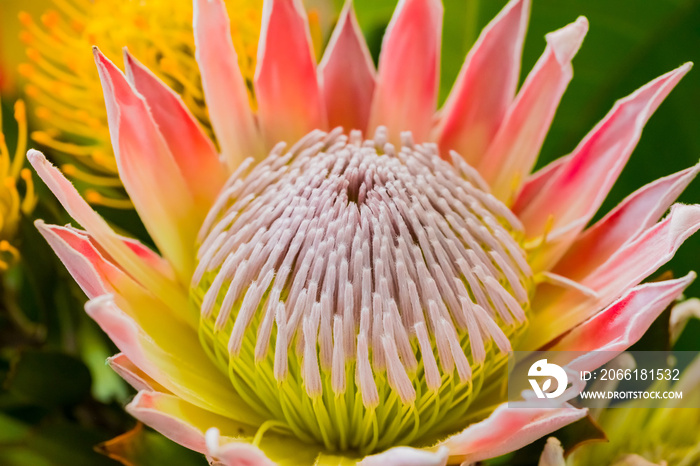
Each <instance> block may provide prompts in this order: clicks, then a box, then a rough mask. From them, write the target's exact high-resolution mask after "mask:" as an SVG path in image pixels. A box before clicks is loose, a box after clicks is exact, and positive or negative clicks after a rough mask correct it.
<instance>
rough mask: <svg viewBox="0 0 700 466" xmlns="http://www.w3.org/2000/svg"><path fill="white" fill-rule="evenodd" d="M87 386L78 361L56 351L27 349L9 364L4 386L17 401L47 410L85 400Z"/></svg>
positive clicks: (85, 373)
mask: <svg viewBox="0 0 700 466" xmlns="http://www.w3.org/2000/svg"><path fill="white" fill-rule="evenodd" d="M91 383H92V381H91V377H90V372H89V371H88V370H87V368H86V367H85V365H84V364H83V363H82V361H80V360H79V359H77V358H75V357H73V356H69V355H67V354H63V353H59V352H53V351H37V350H28V351H24V352H23V353H21V354H20V356H19V358H18V359H17V360H16V361H15V362H14V364H13V365H12V368H11V370H10V372H9V374H8V375H7V379H6V380H5V383H4V387H5V388H6V389H7V391H8V392H10V393H11V394H13V395H15V396H16V397H17V398H19V399H21V400H25V401H26V402H28V403H31V404H35V405H38V406H43V407H47V408H51V407H56V406H68V405H74V404H77V403H79V402H81V401H83V400H85V399H86V398H87V397H88V396H89V394H90V385H91Z"/></svg>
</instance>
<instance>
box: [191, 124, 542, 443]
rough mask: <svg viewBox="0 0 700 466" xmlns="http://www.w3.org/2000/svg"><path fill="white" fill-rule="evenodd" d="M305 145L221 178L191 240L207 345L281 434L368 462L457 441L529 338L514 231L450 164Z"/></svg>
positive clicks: (345, 145)
mask: <svg viewBox="0 0 700 466" xmlns="http://www.w3.org/2000/svg"><path fill="white" fill-rule="evenodd" d="M410 139H411V138H410V134H405V135H404V137H403V143H402V146H401V148H400V149H398V150H397V149H395V148H394V147H393V146H392V145H391V144H388V143H386V136H385V132H384V130H383V129H380V130H378V131H377V133H376V134H375V138H374V140H365V141H363V140H362V136H361V135H360V133H359V132H353V133H352V134H351V135H350V136H349V137H348V136H346V135H343V134H342V133H341V132H340V131H333V132H331V133H328V134H326V133H323V132H313V133H310V134H309V135H307V136H306V137H305V138H303V139H302V140H301V141H300V142H298V143H297V144H296V145H295V146H294V147H292V148H291V149H290V150H288V151H286V152H285V151H284V146H283V145H279V146H277V147H276V148H275V150H273V151H272V153H271V154H270V155H269V156H268V157H267V158H266V159H265V160H264V161H263V162H262V163H260V164H258V165H256V166H254V167H253V166H252V164H250V163H248V164H244V166H243V167H241V168H240V169H239V170H238V172H237V173H235V174H234V175H232V177H231V178H230V180H229V181H228V183H227V185H226V187H225V188H224V190H223V191H222V193H221V195H220V197H219V199H218V201H217V202H216V204H215V206H214V207H213V208H212V210H211V212H210V213H209V215H208V217H207V219H206V220H205V223H204V226H203V227H202V231H201V232H200V241H201V246H200V249H199V252H198V267H197V270H196V271H195V274H194V277H193V281H192V288H191V296H192V299H193V300H194V302H195V303H196V305H197V306H198V307H199V308H200V309H201V321H200V327H199V333H200V340H201V342H202V344H203V346H204V348H205V349H206V351H207V352H208V354H209V355H210V357H211V358H212V360H213V361H215V362H216V363H217V365H219V366H220V367H221V369H222V370H223V371H225V372H226V373H227V374H228V375H229V378H230V380H231V383H232V385H233V388H234V389H235V390H236V391H237V392H238V393H239V394H240V396H241V397H242V398H243V399H244V400H245V401H246V402H247V403H249V404H250V405H251V406H252V407H253V408H255V409H256V410H257V411H259V412H260V413H261V414H262V415H264V416H266V417H267V418H268V419H270V420H271V424H270V425H271V426H272V427H273V428H275V429H278V430H281V431H286V432H290V433H292V434H293V435H295V436H297V437H298V438H300V439H302V440H305V441H308V442H316V443H319V444H322V445H323V446H324V447H325V448H326V449H328V450H331V451H335V450H344V451H346V450H356V451H357V452H358V453H362V454H365V453H370V452H373V451H378V450H382V449H385V448H387V447H390V446H393V445H406V444H420V443H421V442H428V441H430V440H433V439H434V438H435V437H436V436H439V435H441V434H444V433H446V432H450V431H453V430H455V429H458V428H460V427H462V426H463V425H464V424H465V422H466V419H467V410H468V408H469V406H470V404H471V402H472V401H473V400H474V398H475V397H476V396H477V395H478V394H479V393H480V392H481V391H482V385H483V383H484V381H485V380H487V379H489V377H492V376H494V374H495V373H496V371H497V370H499V369H502V368H503V366H504V362H505V360H506V356H505V352H507V351H508V350H509V349H510V343H511V341H512V340H513V339H514V338H516V337H517V336H518V335H519V334H520V333H522V331H523V330H524V326H525V325H526V311H527V310H528V309H529V296H528V291H529V290H531V288H532V272H531V271H530V268H529V266H528V264H527V262H526V260H525V254H524V252H523V251H522V249H521V247H520V245H519V243H518V241H517V240H516V238H517V237H519V235H520V232H521V225H520V223H519V221H518V220H517V218H516V217H515V216H514V215H513V214H512V213H511V212H510V210H508V208H507V207H506V206H505V205H503V204H502V203H501V202H499V201H498V200H496V199H495V198H494V197H493V196H491V195H490V194H488V193H487V192H486V191H485V189H484V185H483V181H481V179H480V178H479V177H478V175H477V174H476V173H475V172H474V170H473V169H472V168H471V167H469V166H468V165H466V164H465V163H464V162H463V161H461V159H459V158H458V157H457V156H456V157H454V160H453V163H452V164H450V163H448V162H446V161H444V160H442V159H440V157H439V156H438V155H437V148H436V147H435V146H434V145H430V144H426V145H415V144H413V142H412V141H411V140H410Z"/></svg>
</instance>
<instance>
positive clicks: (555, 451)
mask: <svg viewBox="0 0 700 466" xmlns="http://www.w3.org/2000/svg"><path fill="white" fill-rule="evenodd" d="M537 466H566V460H565V459H564V449H563V448H562V446H561V442H560V441H559V440H557V439H556V438H554V437H549V438H548V439H547V443H546V444H545V446H544V450H543V451H542V455H540V462H539V463H537Z"/></svg>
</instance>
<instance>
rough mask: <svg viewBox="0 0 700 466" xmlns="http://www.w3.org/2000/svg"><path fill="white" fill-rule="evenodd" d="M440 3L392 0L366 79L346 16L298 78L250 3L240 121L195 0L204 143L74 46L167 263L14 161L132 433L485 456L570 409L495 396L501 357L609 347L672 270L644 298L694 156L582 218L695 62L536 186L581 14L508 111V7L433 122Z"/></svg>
mask: <svg viewBox="0 0 700 466" xmlns="http://www.w3.org/2000/svg"><path fill="white" fill-rule="evenodd" d="M442 11H443V10H442V5H441V3H440V1H439V0H402V1H400V2H399V5H398V7H397V8H396V11H395V13H394V16H393V19H392V20H391V23H390V25H389V28H388V30H387V32H386V35H385V38H384V43H383V48H382V51H381V56H380V59H379V67H378V70H376V71H375V69H374V67H373V64H372V61H371V60H370V57H369V54H368V53H367V47H366V45H365V43H364V40H363V38H362V36H361V34H360V30H359V28H358V24H357V21H356V19H355V16H354V13H353V9H352V6H351V4H350V3H348V5H347V6H346V8H345V9H344V10H343V12H342V15H341V17H340V20H339V22H338V24H337V27H336V29H335V31H334V33H333V35H332V38H331V40H330V44H329V46H328V47H327V49H326V51H325V54H324V56H323V59H322V61H321V64H320V66H318V67H316V64H315V60H314V55H313V52H312V48H311V46H310V41H309V31H308V26H307V18H306V15H305V13H304V11H303V9H302V7H301V4H300V2H299V1H297V0H267V1H266V2H265V4H264V8H263V20H262V29H261V32H260V45H259V48H258V60H257V69H256V73H255V80H254V93H255V99H256V102H257V111H256V112H255V113H253V111H251V107H250V105H249V100H248V89H247V88H246V84H245V80H244V78H243V76H242V74H241V72H240V70H239V68H238V60H237V58H236V54H235V51H234V47H233V46H232V43H231V36H230V32H229V31H230V30H229V22H228V19H227V16H226V10H225V7H224V4H223V3H222V1H221V0H196V1H195V8H194V13H195V14H194V31H195V43H196V57H197V61H198V64H199V67H200V72H201V75H202V81H203V89H204V94H205V97H206V100H207V104H208V109H209V113H210V118H211V122H212V127H213V129H214V131H215V133H216V137H217V140H218V142H219V145H220V148H221V155H220V154H219V153H218V152H217V150H216V148H215V146H214V145H213V144H212V142H211V141H210V140H209V139H208V138H207V137H206V136H205V134H204V133H203V132H202V130H201V128H200V127H199V125H198V124H197V122H196V119H195V118H194V117H193V116H192V115H191V114H190V112H189V111H188V110H187V108H186V107H185V106H184V105H183V103H182V101H181V100H180V99H179V98H178V97H177V95H176V94H175V93H173V92H172V91H170V90H169V89H168V88H167V87H166V86H165V85H164V84H163V83H161V82H160V81H159V80H158V79H157V78H156V77H155V76H154V75H153V74H151V73H150V72H149V71H148V70H146V69H145V68H144V67H143V66H142V65H141V64H140V63H139V62H138V61H137V60H136V59H135V58H133V57H132V56H131V55H129V53H125V56H124V60H125V67H126V75H124V74H122V72H121V71H120V70H119V69H118V68H117V67H116V66H115V65H114V64H113V63H112V62H110V61H109V60H108V59H107V58H105V56H104V55H102V54H101V53H100V52H99V51H95V59H96V62H97V68H98V70H99V73H100V77H101V80H102V87H103V90H104V95H105V100H106V107H107V113H108V116H109V126H110V132H111V135H112V142H113V146H114V152H115V154H116V158H117V163H118V166H119V174H120V176H121V179H122V181H123V183H124V186H125V188H126V190H127V192H128V193H129V195H130V197H131V200H132V201H133V203H134V206H135V208H136V210H137V211H138V213H139V214H140V216H141V218H142V220H143V222H144V224H145V226H146V228H147V229H148V231H149V233H150V235H151V237H152V238H153V241H154V243H155V244H156V245H157V247H158V250H159V251H160V254H156V253H155V252H153V251H151V250H149V249H148V248H146V247H145V246H143V245H142V244H140V243H138V242H136V241H135V240H133V239H129V238H124V237H122V236H119V235H117V234H116V233H115V232H114V231H113V230H112V229H111V228H110V227H109V226H108V225H107V224H106V223H105V222H104V220H102V219H101V218H100V217H99V216H98V215H97V214H96V213H95V212H93V211H92V210H91V209H90V207H89V206H88V204H87V203H86V202H85V201H83V199H81V197H80V196H79V195H78V193H77V191H76V190H75V189H74V188H73V186H72V185H71V184H70V183H69V182H68V181H67V180H66V179H65V178H64V177H63V175H62V174H61V173H60V172H59V170H57V169H56V168H54V167H53V166H52V165H51V164H49V163H48V162H47V161H46V159H45V158H44V157H43V156H42V155H41V154H40V153H38V152H36V151H30V153H29V159H30V161H31V163H32V165H33V166H34V167H35V169H36V171H37V173H38V174H39V175H40V176H41V178H42V179H43V180H44V181H45V182H46V184H47V185H48V186H49V187H50V188H51V190H52V191H53V192H54V194H55V195H56V196H57V197H58V198H59V200H60V201H61V203H62V204H63V205H64V207H65V208H66V210H67V211H68V212H69V213H70V215H71V216H72V217H73V218H74V219H75V220H76V221H77V222H78V223H79V224H80V225H82V226H83V227H84V228H85V230H84V231H83V230H77V229H75V228H73V227H70V226H66V227H61V226H55V225H46V224H44V223H42V222H41V221H39V222H38V223H37V226H38V228H39V229H40V230H41V232H42V234H43V235H44V236H45V237H46V239H47V240H48V242H49V243H50V244H51V245H52V247H53V248H54V250H55V251H56V253H57V254H58V255H59V257H60V258H61V259H62V260H63V262H64V263H65V264H66V266H67V268H68V269H69V270H70V272H71V273H72V274H73V276H74V277H75V279H76V280H77V281H78V283H79V284H80V285H81V286H82V287H83V289H84V290H85V292H86V293H87V295H88V297H89V298H90V301H89V302H88V303H87V305H86V310H87V313H88V314H89V315H90V316H91V317H92V318H94V319H95V320H96V321H97V322H98V324H99V325H100V326H101V327H102V328H103V329H104V331H105V332H106V333H107V334H108V335H109V336H110V338H111V339H112V340H113V341H114V343H115V344H116V345H117V346H118V347H119V349H120V350H121V353H119V354H118V355H116V356H114V357H113V358H112V359H110V361H109V362H110V364H111V366H112V367H113V368H114V369H115V370H116V371H117V372H118V373H119V374H121V375H122V376H123V377H124V378H125V379H126V380H127V381H129V382H130V383H131V384H132V385H133V386H134V387H136V388H137V389H138V391H139V392H138V394H137V395H136V397H135V398H134V399H133V401H131V402H130V403H129V405H128V406H127V410H128V411H129V412H130V413H132V414H133V415H134V416H135V417H136V418H138V419H140V420H142V421H143V422H144V423H146V424H147V425H149V426H151V427H153V428H154V429H156V430H158V431H160V432H162V433H163V434H164V435H166V436H167V437H169V438H171V439H172V440H174V441H176V442H178V443H180V444H182V445H185V446H186V447H188V448H191V449H193V450H196V451H199V452H202V453H204V454H206V455H207V456H208V457H210V458H211V459H212V461H217V462H221V463H224V464H273V463H281V464H285V463H286V464H339V463H342V464H354V462H355V461H362V462H363V464H395V465H398V464H401V465H406V464H421V465H424V464H446V463H460V462H467V463H469V462H473V461H478V460H480V459H483V458H489V457H493V456H497V455H500V454H504V453H506V452H509V451H512V450H514V449H517V448H519V447H522V446H523V445H526V444H528V443H530V442H532V441H533V440H534V439H536V438H539V437H541V436H542V435H545V434H546V433H548V432H551V431H554V430H556V429H558V428H560V427H562V426H564V425H566V424H568V423H571V422H573V421H575V420H578V419H580V418H582V417H583V416H585V415H586V411H585V410H581V409H575V408H572V407H571V406H569V405H567V404H566V403H564V402H559V404H558V405H555V406H553V407H548V408H521V409H513V408H512V407H511V408H509V407H507V406H506V405H505V404H503V396H502V395H501V394H502V393H503V390H502V389H503V385H504V383H505V376H504V371H503V369H504V365H505V361H506V353H507V351H509V350H511V349H518V350H535V349H538V348H542V347H544V346H547V347H548V348H551V349H554V350H579V351H586V350H606V351H619V350H622V349H624V348H626V347H628V346H629V345H630V344H632V343H633V342H635V341H636V340H637V339H639V337H640V336H641V335H642V334H643V333H644V332H645V330H646V329H647V328H648V326H649V325H650V324H651V322H652V321H653V320H654V319H655V318H656V317H657V316H658V314H659V313H660V312H661V311H662V310H663V309H664V308H665V307H666V306H667V305H668V304H669V303H671V302H673V301H674V299H676V297H678V296H679V295H680V294H681V292H682V291H683V289H684V288H685V287H686V286H687V285H688V284H689V283H690V282H691V281H692V280H693V278H694V276H695V275H694V274H693V273H690V274H689V275H687V276H685V277H683V278H679V279H674V280H667V281H660V282H653V283H649V284H644V285H639V282H640V281H641V280H643V279H644V278H645V277H646V276H648V275H649V274H651V273H652V272H654V271H655V270H656V269H657V268H658V267H660V266H661V265H662V264H664V263H665V262H666V261H667V260H669V259H670V257H671V256H673V254H674V252H675V251H676V249H677V248H678V246H679V245H680V243H681V242H682V241H683V240H685V239H686V238H687V237H688V236H689V235H691V234H692V233H693V232H694V231H696V230H697V229H698V227H700V206H686V205H676V206H673V207H672V208H671V213H670V214H669V215H668V216H667V217H666V218H664V219H663V220H661V221H659V222H658V223H657V221H658V220H659V218H660V217H661V216H662V215H663V213H664V212H665V211H666V210H667V209H668V208H669V206H670V205H671V203H672V202H673V200H674V199H675V198H676V197H677V196H678V194H679V193H680V192H681V191H682V190H683V189H684V187H685V186H686V185H687V184H688V183H689V182H690V181H691V180H692V178H693V177H695V175H696V174H697V171H698V168H697V167H693V168H689V169H687V170H685V171H682V172H680V173H677V174H674V175H670V176H668V177H666V178H663V179H660V180H658V181H656V182H654V183H652V184H650V185H648V186H645V187H643V188H641V189H640V190H639V191H637V192H636V193H634V194H632V195H631V196H630V197H628V198H627V199H626V200H624V201H623V202H622V204H620V205H619V206H618V207H617V208H616V209H614V210H613V211H612V212H611V213H610V214H608V215H607V216H606V217H604V218H603V219H602V220H600V221H599V222H598V223H596V224H595V225H593V226H592V227H589V228H586V225H587V223H588V222H589V221H590V220H591V218H592V216H593V215H594V213H595V212H596V210H597V209H598V208H599V207H600V205H601V203H602V201H603V199H604V198H605V196H606V193H607V192H608V190H609V189H610V188H611V186H612V184H613V183H614V181H615V179H616V178H617V176H618V175H619V173H620V171H621V170H622V167H623V166H624V164H625V162H626V161H627V159H628V158H629V156H630V154H631V152H632V150H633V148H634V146H635V144H636V143H637V141H638V140H639V137H640V134H641V131H642V127H643V126H644V124H645V122H646V121H647V119H648V118H649V117H650V116H651V114H652V113H653V112H654V110H655V109H656V108H657V107H658V106H659V104H660V103H661V101H662V100H663V99H664V97H665V96H666V95H667V94H668V93H669V92H670V91H671V89H672V88H673V87H674V86H675V85H676V84H677V83H678V81H679V80H680V79H681V77H682V76H683V75H684V74H685V73H686V72H687V71H688V70H689V69H690V65H689V64H686V65H683V66H681V67H680V68H678V69H676V70H674V71H671V72H669V73H667V74H665V75H663V76H661V77H659V78H657V79H655V80H654V81H652V82H650V83H649V84H647V85H646V86H644V87H642V88H641V89H639V90H638V91H636V92H634V93H633V94H632V95H630V96H629V97H626V98H624V99H622V100H620V101H619V102H618V103H617V104H615V106H614V107H613V109H612V110H611V112H610V113H609V114H608V115H607V116H606V117H605V118H604V119H603V121H602V122H601V123H600V124H599V125H597V126H596V127H595V128H594V129H593V130H592V132H591V133H590V134H589V135H588V136H586V137H585V139H584V140H583V141H582V142H581V143H580V145H579V146H578V147H577V148H576V149H575V150H574V151H573V152H572V153H571V154H569V155H567V156H566V157H563V158H561V159H559V160H557V161H556V162H555V163H553V164H552V165H549V166H547V167H545V168H544V169H542V170H541V171H538V172H537V173H535V174H533V175H530V171H531V170H532V167H533V165H534V163H535V159H536V156H537V153H538V151H539V149H540V146H541V144H542V141H543V139H544V137H545V135H546V133H547V129H548V127H549V125H550V123H551V120H552V118H553V115H554V111H555V108H556V106H557V103H558V102H559V99H560V98H561V96H562V93H563V92H564V89H565V88H566V85H567V83H568V82H569V80H570V79H571V77H572V68H571V60H572V58H573V56H574V54H575V53H576V51H577V49H578V48H579V46H580V45H581V42H582V40H583V36H584V35H585V33H586V30H587V21H586V20H585V18H579V19H578V20H576V21H575V22H574V23H572V24H570V25H568V26H565V27H564V28H562V29H560V30H558V31H555V32H553V33H551V34H549V35H548V36H547V46H546V48H545V51H544V54H543V55H542V58H541V59H540V60H539V62H538V63H537V64H536V65H535V67H534V69H533V70H532V71H531V72H530V75H529V76H528V78H527V79H526V80H525V82H524V84H523V85H522V87H521V88H520V90H519V91H518V92H517V95H516V84H517V81H518V74H519V67H520V58H521V57H520V55H521V49H522V43H523V37H524V34H525V27H526V22H527V17H528V13H529V2H528V1H527V0H513V1H511V2H510V3H509V4H508V5H507V6H506V7H505V9H504V10H503V11H502V12H501V13H500V14H499V15H498V16H497V17H496V18H495V19H494V20H493V21H492V22H491V24H490V25H489V26H488V27H487V28H486V29H485V30H484V31H483V33H482V35H481V37H480V38H479V40H478V41H477V43H476V45H475V46H474V47H473V49H472V50H471V51H470V53H469V55H468V56H467V58H466V61H465V63H464V67H463V69H462V71H461V74H460V75H459V78H458V79H457V82H456V83H455V85H454V89H453V91H452V94H451V96H450V97H449V98H448V99H447V103H446V104H445V105H444V107H443V108H442V109H441V110H440V111H439V112H438V113H437V114H436V113H435V110H436V94H437V85H438V61H439V54H440V30H441V21H442ZM285 143H287V144H288V145H286V144H285ZM598 354H603V353H590V357H588V356H587V357H583V358H579V359H577V360H574V361H569V362H567V361H564V363H565V364H567V365H568V366H567V367H568V368H569V369H572V370H591V369H594V368H595V367H598V366H599V365H600V364H603V363H605V362H606V361H605V360H604V359H601V357H600V356H597V355H598ZM607 354H609V353H607Z"/></svg>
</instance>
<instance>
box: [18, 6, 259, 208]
mask: <svg viewBox="0 0 700 466" xmlns="http://www.w3.org/2000/svg"><path fill="white" fill-rule="evenodd" d="M52 1H53V6H54V8H55V9H53V10H48V11H46V12H45V13H44V14H42V15H41V16H40V17H39V18H38V19H39V21H36V20H35V19H34V18H32V16H31V15H30V14H28V13H20V15H19V20H20V22H21V24H22V26H23V31H22V33H21V35H20V38H21V40H22V42H23V43H24V44H26V46H27V49H26V55H27V59H28V60H27V62H26V63H23V64H21V65H20V66H19V68H18V71H19V73H20V74H21V75H22V76H24V77H25V79H26V81H27V84H26V87H25V91H26V95H27V98H28V103H29V104H30V106H31V108H32V112H33V113H34V114H35V115H36V116H37V117H38V121H37V123H38V126H39V130H38V131H34V132H32V133H31V137H32V139H33V140H34V141H35V142H37V143H39V144H42V145H44V146H46V147H48V148H50V149H52V150H53V152H54V156H55V157H57V158H58V159H59V160H60V161H64V162H66V163H68V164H69V165H71V166H74V167H75V168H74V170H73V175H75V178H76V179H80V180H81V181H84V182H86V183H87V184H88V185H93V186H94V187H95V188H96V189H99V188H102V187H105V186H110V187H112V186H114V187H118V186H120V185H121V183H120V182H119V178H118V176H117V166H116V163H115V160H114V156H113V154H112V148H111V143H110V137H109V130H108V128H107V116H106V112H105V108H104V103H103V97H102V88H101V86H100V82H99V77H98V74H97V71H96V69H95V65H94V62H93V56H92V53H91V47H92V46H93V45H97V46H98V47H100V49H101V50H103V51H104V52H105V54H106V55H107V56H109V57H110V58H112V59H117V60H118V58H119V57H120V55H121V50H122V48H123V47H128V48H129V50H130V52H131V53H132V54H133V55H134V56H135V57H137V58H138V59H139V60H140V61H141V62H143V63H144V65H145V66H147V67H148V68H149V69H151V70H153V71H154V72H155V73H156V75H158V76H159V77H160V78H161V79H163V80H164V81H165V82H166V84H168V85H169V86H170V87H172V88H173V89H175V90H176V91H177V92H179V93H180V94H181V95H182V98H183V101H184V102H185V104H186V105H187V106H188V107H189V108H190V110H191V111H192V113H193V114H194V115H195V116H196V117H197V118H198V119H199V120H200V121H201V122H202V124H203V125H204V126H205V128H209V120H208V113H207V109H206V105H205V103H204V97H203V93H202V89H201V83H200V76H199V71H198V68H197V66H196V63H195V58H194V39H193V34H192V4H191V2H169V1H165V0H144V1H135V0H128V1H122V2H117V1H116V0H95V1H86V0H52ZM117 4H118V5H117ZM226 5H227V8H228V9H229V11H230V12H235V14H232V15H231V18H232V21H231V32H232V38H233V42H234V47H235V48H236V50H237V52H238V56H239V65H240V68H241V71H242V73H243V77H244V79H245V80H246V81H248V82H249V83H252V81H253V75H254V72H255V61H256V55H257V43H258V34H259V30H260V21H261V15H262V0H227V2H226ZM249 88H250V89H252V86H249ZM249 96H250V102H251V106H252V107H253V108H255V96H254V95H253V94H252V91H251V92H250V94H249ZM22 110H23V109H22ZM210 134H211V133H210ZM16 168H17V167H13V170H14V169H16ZM121 192H122V191H121V190H112V191H110V192H109V193H105V192H100V193H97V192H96V191H94V190H93V191H91V194H90V195H88V196H87V197H88V198H89V200H90V201H91V202H94V203H97V204H101V205H107V206H110V207H115V208H131V207H132V204H131V203H130V202H128V201H125V200H124V195H123V194H120V193H121ZM108 196H116V197H115V198H110V197H108Z"/></svg>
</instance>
